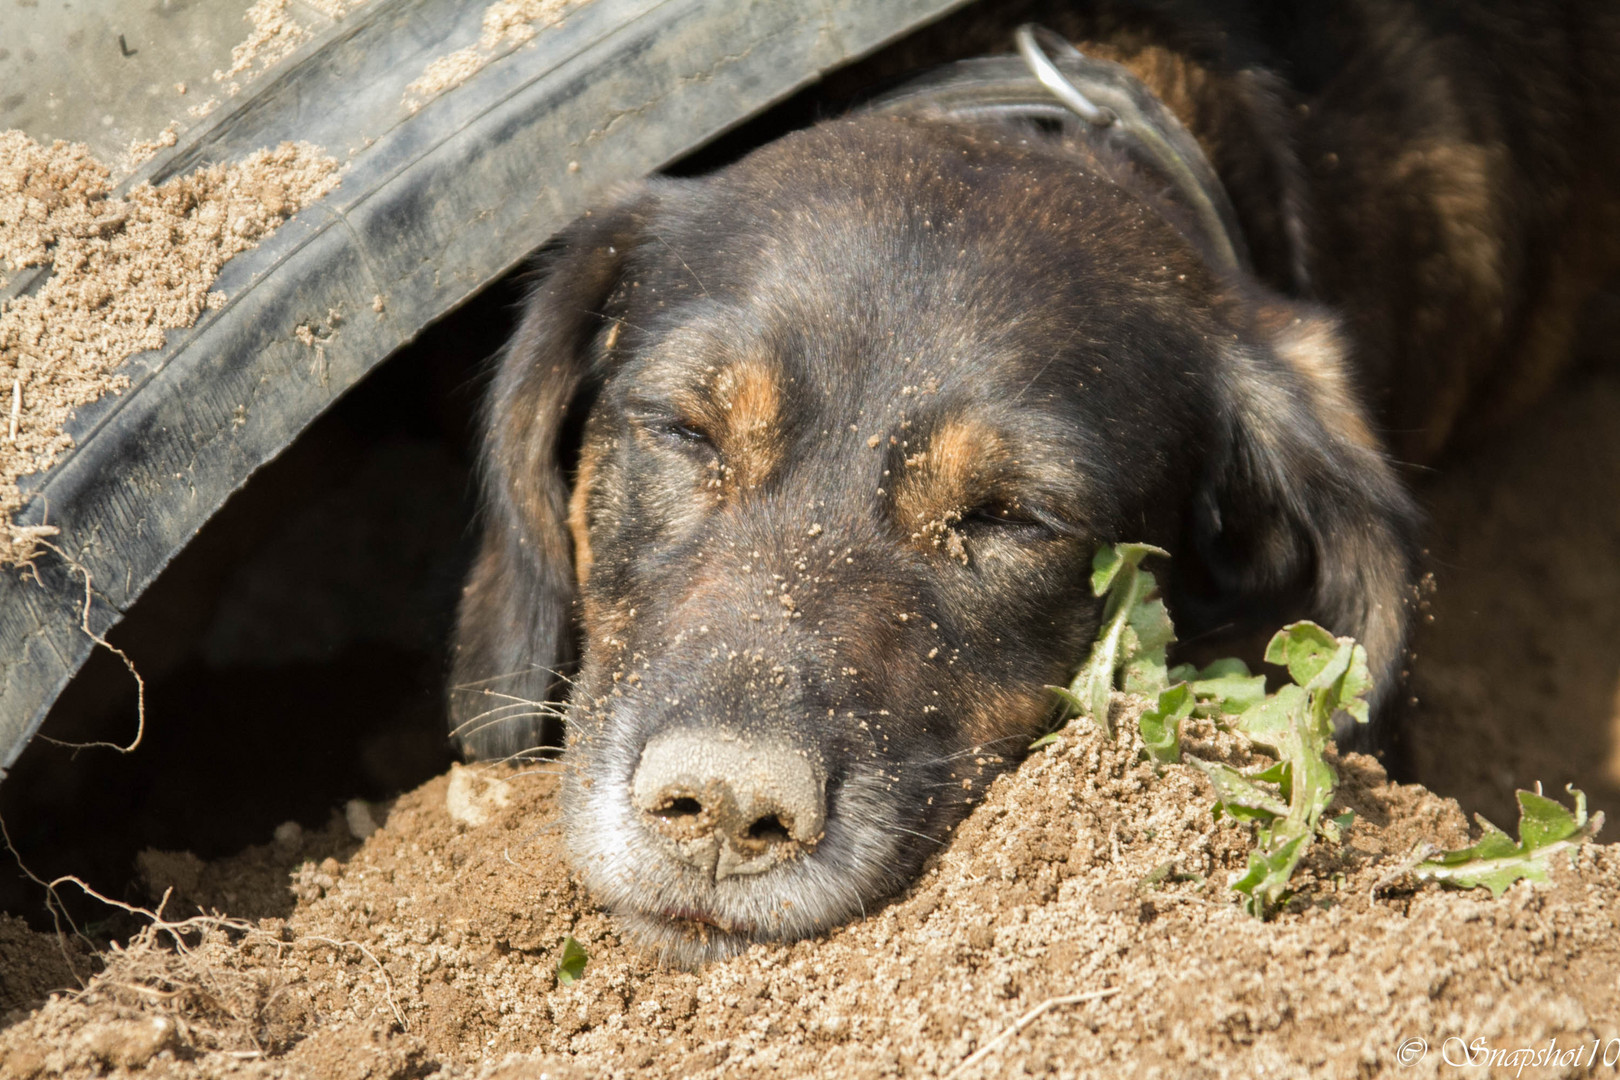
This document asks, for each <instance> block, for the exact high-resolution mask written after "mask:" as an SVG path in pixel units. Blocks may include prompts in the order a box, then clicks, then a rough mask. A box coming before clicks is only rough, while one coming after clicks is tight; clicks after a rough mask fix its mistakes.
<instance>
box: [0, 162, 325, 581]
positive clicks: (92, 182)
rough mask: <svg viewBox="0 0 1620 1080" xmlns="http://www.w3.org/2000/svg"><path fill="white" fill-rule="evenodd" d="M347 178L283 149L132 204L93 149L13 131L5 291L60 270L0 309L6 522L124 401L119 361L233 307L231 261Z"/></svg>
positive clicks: (6, 542) (3, 172)
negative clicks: (89, 428) (103, 401)
mask: <svg viewBox="0 0 1620 1080" xmlns="http://www.w3.org/2000/svg"><path fill="white" fill-rule="evenodd" d="M337 182H338V180H337V162H335V161H334V160H332V159H331V158H330V157H328V156H326V155H325V154H323V153H321V152H320V151H319V150H317V149H315V148H314V147H312V146H309V145H307V144H302V143H297V144H295V143H284V144H283V145H281V146H279V147H276V148H274V149H265V150H260V151H258V152H256V153H254V154H251V155H249V156H248V157H247V158H245V159H243V160H242V161H239V162H235V163H233V164H230V165H225V166H206V167H203V168H200V169H198V170H197V171H195V172H193V173H191V174H189V175H187V176H182V177H176V178H175V179H173V180H170V181H168V182H167V183H164V184H162V185H160V186H158V187H153V186H151V185H149V184H142V185H139V186H137V187H136V188H134V189H133V190H132V191H130V192H129V193H128V194H127V195H125V196H123V197H121V198H120V197H116V196H115V195H114V194H113V186H112V176H111V172H110V170H109V169H108V167H107V166H106V165H103V164H102V163H101V162H99V161H96V160H95V159H94V158H92V157H91V156H90V153H89V151H88V150H87V149H86V148H85V147H84V146H81V145H77V144H71V143H63V142H58V143H55V144H54V145H51V146H41V145H40V144H38V143H36V142H34V141H33V140H31V139H29V138H28V137H27V136H26V135H24V134H23V133H22V132H19V131H6V132H0V289H3V288H4V287H5V285H6V283H7V277H8V276H10V277H11V278H14V279H17V280H18V281H21V278H20V277H19V275H21V274H24V273H26V272H29V271H30V270H31V269H33V268H39V267H46V268H49V271H50V272H49V276H48V277H46V278H45V279H44V280H43V282H42V283H40V284H38V285H37V287H31V288H24V289H23V290H22V292H21V293H20V295H15V296H10V297H9V298H6V299H3V300H0V521H4V522H7V523H8V524H9V521H10V518H11V516H12V515H13V514H14V513H15V512H16V511H17V510H18V509H19V508H20V507H21V505H22V502H23V499H22V495H21V493H20V491H19V490H18V488H17V478H18V477H19V476H23V475H25V474H28V473H32V472H37V471H40V470H42V469H45V468H47V467H48V466H49V465H50V464H51V463H52V462H54V461H55V460H56V459H57V458H58V457H59V456H60V455H61V454H62V453H63V452H64V451H66V450H67V449H68V448H69V447H70V446H72V439H71V438H70V437H69V436H68V435H67V434H65V433H64V432H63V430H62V427H63V424H65V423H66V422H67V420H68V418H69V417H71V416H72V414H73V411H74V410H75V409H77V408H78V407H79V406H81V405H84V404H87V403H88V402H91V401H95V400H96V399H98V398H100V397H101V396H102V395H103V394H106V393H117V392H118V391H119V390H121V389H122V388H123V387H124V386H125V385H126V382H127V380H125V379H124V378H123V377H122V376H121V375H119V374H118V373H117V368H118V366H119V365H120V364H122V363H123V362H124V361H125V360H126V359H128V358H129V357H130V356H132V355H134V354H135V353H137V352H141V351H143V350H146V349H156V348H160V347H161V346H162V345H163V339H164V335H165V332H166V331H168V330H172V329H175V328H176V327H182V326H190V325H191V324H192V323H194V322H196V321H197V318H198V317H199V316H200V315H201V314H202V312H203V310H204V308H205V307H207V306H218V305H219V304H221V303H222V302H223V301H224V299H225V298H224V297H223V296H222V295H220V294H218V293H210V291H209V290H210V288H211V287H212V285H213V283H214V280H215V278H216V277H218V275H219V271H220V268H221V267H222V266H224V265H225V263H226V261H228V260H229V259H231V258H232V257H233V256H235V255H237V254H239V253H240V252H242V251H245V250H246V249H248V248H250V247H253V246H255V245H256V244H257V243H258V242H259V241H260V240H262V239H264V238H265V237H267V236H269V235H270V234H271V233H272V232H274V231H275V230H276V228H277V227H278V226H280V224H281V223H282V222H283V221H285V220H286V219H287V218H289V217H291V216H292V215H293V214H295V213H297V212H298V210H299V209H300V208H301V207H303V206H306V205H308V204H309V203H311V202H313V201H314V200H316V199H318V198H320V197H321V196H322V195H324V194H326V193H327V192H328V191H330V190H331V189H332V188H334V187H335V186H337ZM32 539H35V537H33V536H31V535H29V534H28V532H27V530H20V529H18V528H17V527H15V526H9V527H8V528H7V529H6V530H4V531H3V532H0V561H8V562H10V561H19V560H24V559H26V558H27V557H28V554H29V551H30V550H31V546H30V541H31V540H32Z"/></svg>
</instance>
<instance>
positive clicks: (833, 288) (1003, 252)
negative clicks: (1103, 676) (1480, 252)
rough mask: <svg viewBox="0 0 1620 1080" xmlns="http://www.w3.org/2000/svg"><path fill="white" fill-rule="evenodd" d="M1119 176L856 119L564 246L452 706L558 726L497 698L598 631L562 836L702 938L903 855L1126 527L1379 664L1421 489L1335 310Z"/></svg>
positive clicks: (652, 937) (924, 837)
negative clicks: (1398, 451)
mask: <svg viewBox="0 0 1620 1080" xmlns="http://www.w3.org/2000/svg"><path fill="white" fill-rule="evenodd" d="M1124 171H1125V169H1124V167H1123V166H1121V167H1120V168H1119V169H1115V168H1114V167H1112V166H1110V165H1109V163H1108V162H1106V161H1098V160H1095V159H1093V160H1089V161H1087V160H1083V159H1081V158H1080V157H1078V156H1077V155H1076V154H1075V153H1074V152H1073V150H1072V148H1067V147H1065V146H1064V145H1062V144H1061V143H1057V142H1052V141H1050V140H1046V139H1043V138H1041V137H1039V136H1038V135H1036V134H1033V133H1030V132H1025V131H1020V130H1014V129H1011V128H1009V129H1007V130H1005V131H996V130H987V129H985V128H969V127H964V126H957V125H953V124H951V123H947V122H943V121H928V120H917V119H896V118H864V119H853V120H844V121H837V122H832V123H828V124H824V125H821V126H819V127H816V128H813V129H811V130H808V131H805V132H801V133H799V134H796V135H792V136H789V137H787V138H785V139H782V140H780V141H779V142H777V143H774V144H772V145H770V146H767V147H766V148H764V149H762V150H760V151H758V152H756V153H755V154H754V155H752V156H751V157H749V158H746V159H744V160H743V161H742V162H740V163H739V164H736V165H734V166H731V167H730V168H728V169H726V170H724V171H722V172H719V173H717V174H715V175H712V176H710V177H707V178H704V179H701V180H696V181H657V182H654V183H652V184H651V185H649V186H647V187H645V188H642V189H638V190H637V191H634V192H631V193H629V194H627V195H626V196H625V197H624V198H623V199H621V200H620V201H619V203H618V204H617V205H615V206H611V207H609V208H607V209H605V210H603V211H600V212H598V213H596V214H593V215H591V216H590V217H588V218H586V219H584V220H582V221H581V222H580V223H578V224H577V225H575V226H574V227H573V228H572V229H570V230H569V232H568V233H567V234H566V235H565V236H564V237H563V238H562V239H561V240H560V242H559V243H558V244H557V245H555V246H554V247H553V249H552V250H551V252H550V253H549V255H548V256H547V258H546V265H545V267H544V276H543V279H542V280H541V282H540V284H539V286H538V288H537V290H536V291H535V293H534V296H533V298H532V299H531V300H530V302H529V306H528V309H527V312H526V314H525V318H524V320H523V324H522V328H521V329H520V331H519V332H518V334H517V336H516V338H515V340H514V342H513V343H512V346H511V348H510V350H509V352H508V353H507V355H506V357H505V359H504V361H503V363H502V366H501V369H500V372H499V375H498V377H497V379H496V383H495V386H494V388H493V392H492V397H491V402H492V404H491V407H490V413H489V429H488V458H487V480H488V521H487V523H486V531H485V536H484V541H483V550H482V553H481V555H480V557H479V559H478V561H477V564H476V566H475V568H474V570H473V572H472V576H471V580H470V582H469V584H468V586H467V590H466V594H465V599H464V603H463V607H462V611H461V624H460V633H459V639H458V644H457V661H456V673H455V682H456V685H457V686H458V687H460V688H461V690H460V692H459V693H457V694H455V695H453V697H454V698H455V699H456V700H457V701H458V704H457V706H456V720H457V721H458V722H459V723H461V724H462V725H463V740H464V744H465V745H466V746H468V747H469V748H470V749H471V750H473V751H474V752H476V753H481V754H485V755H494V754H503V753H509V752H513V751H516V750H519V749H521V748H522V747H524V746H527V745H533V742H532V740H534V739H535V737H536V735H535V732H536V725H534V724H532V723H520V722H512V721H510V720H504V721H503V717H506V716H509V715H511V714H513V713H522V712H525V711H532V710H529V709H528V708H527V707H526V706H524V705H523V704H522V702H523V701H524V700H543V699H544V697H545V694H546V691H547V687H548V683H549V682H550V679H551V675H550V673H551V672H552V671H554V670H561V669H564V668H570V667H573V666H574V665H575V663H576V657H577V670H576V671H575V674H574V675H573V677H572V680H571V681H570V683H569V687H568V704H567V751H566V756H565V761H566V763H567V772H568V784H567V789H566V799H567V803H568V805H567V829H568V835H569V840H570V845H571V848H572V851H573V853H574V857H575V859H576V860H577V864H578V867H579V869H580V870H581V871H582V872H583V874H584V876H585V878H586V879H587V881H588V883H589V884H590V886H591V888H592V889H593V890H594V891H595V893H596V895H597V896H598V897H599V898H600V899H602V900H604V901H605V902H606V903H607V904H608V905H609V906H610V907H611V908H613V909H614V910H615V911H617V912H618V913H619V914H620V915H621V916H622V918H623V919H624V920H625V922H626V924H627V925H628V926H629V927H630V929H631V930H632V931H633V932H634V933H635V934H637V935H638V936H640V937H641V938H643V939H644V940H647V941H650V942H653V943H655V944H657V945H660V946H662V947H663V948H664V949H665V951H666V952H667V953H668V954H669V955H671V956H673V957H674V958H676V959H679V960H681V961H684V962H695V961H698V960H701V959H704V958H706V957H708V956H713V955H721V954H724V953H726V952H729V951H733V950H735V949H737V948H740V947H742V946H744V945H746V944H747V943H748V942H749V941H752V940H760V939H769V938H791V937H797V936H802V935H805V934H809V933H813V932H815V931H818V930H821V929H823V928H826V927H828V926H830V925H833V924H836V923H838V922H840V921H842V920H845V919H848V918H850V917H851V916H853V915H856V914H859V913H860V912H861V911H862V910H864V909H865V905H867V904H868V903H869V902H871V901H874V900H876V899H879V898H881V897H883V896H885V895H888V894H890V893H892V892H894V891H896V890H897V889H899V888H901V887H903V886H904V885H905V884H906V883H907V882H909V880H910V879H911V878H912V877H913V876H914V875H915V874H916V872H917V871H918V869H919V867H920V865H921V864H922V862H923V860H924V859H925V858H926V856H927V855H928V854H929V853H930V852H931V851H933V850H936V848H937V847H938V845H939V844H940V843H941V842H942V840H943V838H944V837H945V836H946V835H947V834H948V832H949V830H950V829H951V828H952V827H953V825H954V824H955V823H956V822H957V821H959V820H960V819H961V817H962V816H963V815H964V813H965V812H966V808H967V807H968V806H969V805H970V803H971V801H972V800H973V799H974V798H975V797H976V796H977V795H978V794H979V793H980V792H982V791H983V789H984V787H985V785H986V784H987V782H988V780H989V779H991V778H992V777H993V775H994V773H995V772H996V771H997V769H999V768H1001V767H1003V766H1004V765H1005V764H1007V763H1010V762H1014V761H1016V760H1017V759H1018V757H1019V756H1020V755H1021V753H1022V751H1023V750H1024V748H1025V747H1026V746H1027V744H1028V743H1029V741H1030V740H1031V738H1032V737H1034V736H1035V735H1037V734H1038V733H1039V732H1040V731H1041V729H1042V726H1043V724H1045V723H1046V722H1047V721H1048V720H1049V718H1050V716H1051V711H1052V705H1053V703H1052V700H1051V698H1050V697H1049V696H1048V694H1047V692H1046V691H1045V690H1044V689H1043V688H1044V687H1045V686H1046V685H1047V684H1050V683H1063V682H1065V681H1067V679H1068V678H1069V677H1070V676H1071V675H1072V673H1073V671H1074V670H1075V669H1076V668H1077V667H1078V665H1079V663H1080V662H1081V661H1082V660H1083V659H1084V658H1085V655H1086V653H1087V651H1088V649H1089V645H1090V642H1091V639H1092V637H1093V635H1094V634H1095V632H1096V628H1097V621H1098V615H1099V602H1098V601H1097V600H1096V599H1095V598H1094V597H1093V596H1092V595H1091V592H1090V589H1089V584H1088V583H1089V575H1090V568H1091V559H1092V556H1093V554H1094V552H1095V550H1096V548H1097V546H1098V545H1099V544H1101V543H1104V542H1110V541H1120V540H1142V541H1148V542H1152V543H1157V544H1160V545H1162V546H1165V547H1167V548H1169V549H1170V550H1171V551H1172V552H1174V553H1175V554H1176V559H1175V560H1174V561H1173V563H1172V569H1173V582H1174V584H1173V586H1172V588H1171V590H1170V591H1171V596H1170V599H1171V603H1172V610H1173V611H1176V612H1177V614H1178V615H1179V616H1181V617H1182V619H1183V620H1184V622H1185V621H1186V620H1188V619H1194V618H1206V619H1207V618H1211V617H1220V616H1219V615H1218V614H1215V613H1218V612H1220V611H1221V610H1223V606H1224V607H1231V606H1233V605H1242V604H1244V603H1263V604H1265V605H1266V607H1267V610H1270V609H1271V608H1272V607H1273V606H1274V604H1273V602H1274V601H1276V600H1277V599H1278V598H1279V597H1283V596H1287V595H1289V594H1297V595H1299V596H1301V597H1303V598H1304V603H1305V613H1308V614H1311V615H1314V616H1315V617H1316V618H1318V619H1319V620H1321V621H1323V622H1324V623H1326V624H1328V625H1329V626H1331V627H1332V628H1333V629H1335V630H1336V631H1338V632H1341V633H1349V634H1354V635H1356V636H1357V637H1358V638H1360V639H1361V640H1362V641H1363V642H1365V643H1366V645H1367V647H1368V652H1369V654H1370V655H1371V656H1372V658H1373V662H1374V665H1375V667H1376V668H1377V669H1379V670H1380V671H1381V672H1382V673H1383V674H1384V675H1385V676H1386V678H1385V685H1386V686H1387V685H1389V684H1390V682H1391V680H1390V679H1389V678H1388V676H1389V675H1390V673H1391V671H1392V669H1393V668H1394V666H1395V664H1396V663H1397V661H1398V660H1399V657H1400V653H1401V648H1402V641H1403V636H1404V625H1405V615H1404V605H1403V594H1404V591H1405V589H1406V583H1407V576H1408V559H1407V544H1408V533H1409V521H1410V510H1409V507H1408V504H1407V502H1406V500H1405V497H1404V495H1403V494H1402V492H1401V489H1400V487H1399V485H1398V483H1397V482H1396V480H1395V478H1394V477H1393V475H1392V474H1391V472H1390V469H1389V467H1388V466H1387V464H1386V462H1385V460H1384V458H1383V456H1382V455H1381V453H1380V451H1379V449H1378V447H1377V446H1376V445H1375V442H1374V440H1373V438H1372V437H1371V436H1370V435H1369V434H1368V429H1367V426H1366V424H1365V422H1364V421H1363V419H1362V414H1361V412H1360V410H1359V408H1358V406H1357V404H1356V402H1355V400H1354V399H1353V397H1352V396H1351V394H1350V392H1349V390H1348V389H1347V387H1346V385H1345V377H1344V374H1343V372H1342V357H1341V356H1340V354H1339V350H1338V346H1337V344H1336V337H1335V334H1334V332H1333V329H1332V326H1331V324H1330V323H1329V322H1328V321H1327V320H1326V319H1325V318H1324V317H1322V316H1321V315H1319V314H1316V313H1314V312H1310V311H1304V310H1300V309H1298V308H1296V307H1293V306H1290V305H1287V304H1284V303H1282V302H1280V301H1278V300H1277V299H1275V298H1274V297H1271V296H1268V295H1265V294H1263V293H1262V292H1261V291H1260V290H1259V289H1258V287H1256V286H1254V285H1252V284H1250V283H1246V282H1243V281H1236V280H1231V279H1228V278H1222V277H1218V276H1216V275H1214V274H1212V273H1211V272H1210V271H1209V270H1208V269H1207V268H1206V266H1205V264H1204V261H1203V260H1202V259H1201V258H1200V256H1199V254H1198V252H1197V251H1196V250H1195V248H1194V247H1193V245H1192V244H1191V243H1190V242H1189V241H1188V240H1187V239H1186V238H1185V237H1184V235H1183V234H1182V233H1181V232H1180V231H1178V230H1177V228H1176V227H1174V225H1173V224H1172V223H1171V222H1172V220H1173V219H1174V216H1175V210H1174V207H1173V206H1168V205H1161V204H1160V203H1158V202H1156V201H1155V200H1156V199H1157V198H1158V196H1156V195H1154V194H1152V193H1148V194H1139V193H1136V192H1134V191H1133V190H1132V187H1133V185H1132V183H1131V178H1130V177H1129V176H1128V175H1122V173H1123V172H1124ZM1183 567H1185V568H1186V569H1183ZM1178 609H1179V610H1178ZM576 650H577V653H576ZM485 687H489V688H493V689H495V690H497V691H499V694H496V695H483V694H479V693H477V692H476V691H477V690H479V689H481V688H485ZM468 691H473V692H471V693H469V692H468ZM501 695H510V697H504V696H501Z"/></svg>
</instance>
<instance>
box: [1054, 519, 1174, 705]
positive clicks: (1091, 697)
mask: <svg viewBox="0 0 1620 1080" xmlns="http://www.w3.org/2000/svg"><path fill="white" fill-rule="evenodd" d="M1149 555H1159V556H1163V557H1166V558H1168V552H1166V551H1164V550H1163V549H1162V548H1156V547H1153V546H1152V545H1150V544H1103V545H1101V546H1100V547H1098V549H1097V554H1096V555H1094V556H1093V557H1092V560H1091V567H1092V573H1091V591H1092V592H1093V594H1095V595H1096V596H1099V597H1102V598H1103V616H1102V626H1101V627H1099V629H1098V632H1097V641H1096V643H1095V644H1093V645H1092V647H1091V655H1090V656H1089V657H1087V659H1086V662H1085V664H1084V665H1083V666H1082V667H1081V668H1080V671H1079V673H1078V674H1076V675H1075V677H1074V681H1073V682H1071V683H1070V684H1069V694H1070V695H1071V696H1072V697H1073V698H1074V699H1075V702H1076V703H1077V707H1078V709H1079V713H1080V715H1082V716H1087V717H1090V718H1091V720H1092V721H1093V722H1094V723H1096V724H1098V725H1099V726H1100V727H1101V728H1102V729H1103V730H1104V731H1105V732H1107V733H1108V734H1110V735H1112V734H1113V726H1112V724H1111V723H1110V721H1109V716H1108V710H1109V704H1110V701H1111V698H1112V695H1113V692H1114V686H1115V680H1116V676H1117V674H1118V673H1119V672H1120V670H1121V669H1122V668H1125V667H1127V666H1130V668H1131V672H1130V679H1131V682H1132V684H1133V688H1134V692H1137V693H1158V692H1159V691H1160V690H1162V689H1164V687H1165V685H1166V683H1167V680H1165V679H1164V677H1163V671H1164V649H1165V646H1166V645H1168V644H1169V642H1170V641H1172V640H1174V638H1175V631H1174V629H1173V628H1172V627H1171V626H1170V618H1169V615H1168V614H1166V613H1165V611H1164V605H1163V604H1162V603H1160V602H1159V601H1157V600H1153V599H1149V597H1150V596H1151V594H1152V593H1153V591H1154V590H1155V589H1156V587H1157V582H1155V581H1154V580H1153V575H1152V574H1149V573H1147V572H1146V571H1144V570H1142V569H1141V563H1142V560H1143V559H1145V558H1147V557H1148V556H1149ZM1144 606H1146V607H1147V608H1148V610H1146V611H1141V610H1138V609H1139V608H1142V607H1144ZM1155 607H1156V608H1157V611H1154V610H1153V608H1155ZM1166 634H1167V635H1168V636H1167V637H1164V638H1163V640H1162V641H1161V640H1160V638H1161V636H1163V635H1166ZM1155 643H1156V644H1155ZM1155 682H1156V683H1157V684H1156V685H1155Z"/></svg>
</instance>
